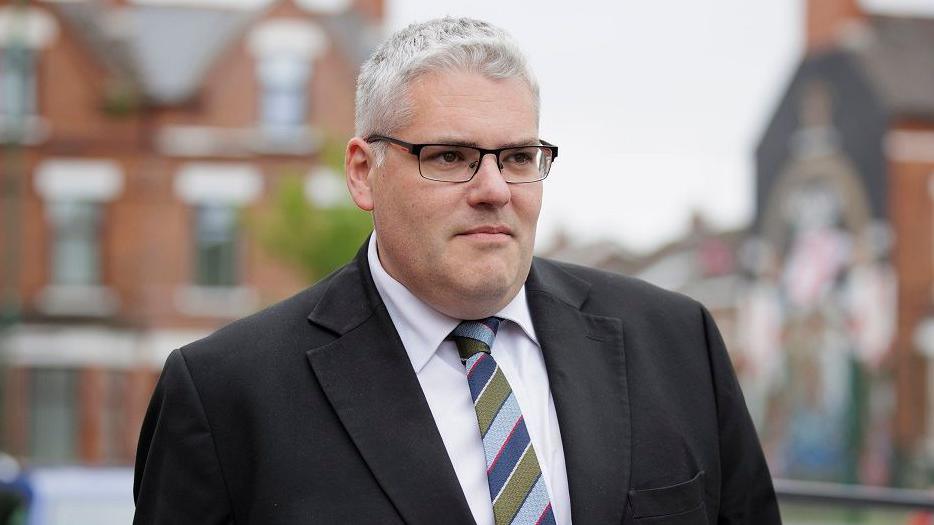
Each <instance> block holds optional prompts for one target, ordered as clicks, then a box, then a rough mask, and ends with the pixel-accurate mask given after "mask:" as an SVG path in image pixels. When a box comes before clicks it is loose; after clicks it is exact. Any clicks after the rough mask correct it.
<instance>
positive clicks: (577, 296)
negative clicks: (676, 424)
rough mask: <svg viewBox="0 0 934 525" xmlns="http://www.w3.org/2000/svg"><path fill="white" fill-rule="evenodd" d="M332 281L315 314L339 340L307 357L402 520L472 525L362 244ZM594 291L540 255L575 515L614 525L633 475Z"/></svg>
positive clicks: (536, 284)
mask: <svg viewBox="0 0 934 525" xmlns="http://www.w3.org/2000/svg"><path fill="white" fill-rule="evenodd" d="M326 286H327V288H326V290H325V291H324V292H323V297H322V298H321V300H320V301H318V303H317V306H316V307H315V308H314V310H313V311H312V312H311V313H310V314H309V316H308V319H309V320H310V321H311V322H312V323H315V324H317V325H319V326H321V327H323V328H326V329H328V330H330V331H332V332H334V333H335V334H337V336H338V338H337V339H336V340H334V341H333V342H331V343H329V344H326V345H324V346H320V347H317V348H313V349H310V350H309V351H308V352H307V355H308V360H309V362H310V364H311V366H312V368H313V370H314V373H315V375H316V377H317V378H318V381H319V383H320V384H321V387H322V389H323V390H324V392H325V394H326V395H327V397H328V399H329V401H330V402H331V405H332V406H333V407H334V409H335V411H336V412H337V414H338V416H339V418H340V420H341V422H342V423H343V425H344V427H345V428H346V430H347V432H348V433H349V434H350V436H351V439H352V440H353V441H354V443H355V445H356V446H357V448H358V449H359V450H360V453H361V455H362V456H363V458H364V460H365V461H366V462H367V465H368V466H369V467H370V469H371V471H372V472H373V474H374V476H375V477H376V479H377V480H378V482H379V483H380V484H381V486H382V487H383V489H384V490H385V492H386V494H387V495H388V496H389V498H390V499H391V500H392V501H393V504H394V505H395V506H396V509H397V510H398V511H399V514H400V515H401V516H402V518H403V520H404V521H406V522H411V523H418V522H429V523H430V522H439V523H440V522H445V523H471V522H472V521H473V520H472V516H471V514H470V510H469V507H468V506H467V502H466V499H465V498H464V495H463V492H462V490H461V488H460V484H459V483H458V481H457V477H456V475H455V473H454V469H453V467H452V465H451V462H450V459H449V458H448V456H447V451H446V450H445V448H444V444H443V442H442V440H441V435H440V433H439V432H438V429H437V427H436V426H435V423H434V420H433V418H432V416H431V412H430V410H429V408H428V403H427V401H426V400H425V396H424V394H423V393H422V390H421V387H420V385H419V383H418V380H417V377H416V375H415V371H414V370H413V368H412V365H411V362H410V361H409V359H408V356H407V354H406V352H405V348H404V347H403V345H402V341H401V340H400V338H399V335H398V333H397V332H396V329H395V327H394V325H393V323H392V320H391V319H390V316H389V313H388V311H387V310H386V306H385V305H384V304H383V302H382V299H381V298H380V296H379V293H378V292H377V290H376V287H375V285H374V282H373V278H372V275H371V274H370V269H369V265H368V263H367V257H366V244H364V246H363V247H362V248H361V249H360V251H359V252H358V253H357V256H356V257H355V259H354V261H353V262H352V263H351V264H348V265H347V266H345V267H344V268H343V269H341V270H339V271H338V272H337V273H335V274H334V275H332V276H331V277H330V278H329V280H328V282H327V284H326ZM590 287H591V286H590V284H589V283H587V282H586V281H584V280H582V279H580V278H578V277H575V276H574V275H571V274H570V273H569V272H568V271H566V270H565V269H563V268H562V267H560V266H558V265H557V264H555V263H553V262H550V261H547V260H543V259H538V258H535V259H533V262H532V268H531V271H530V273H529V277H528V279H527V281H526V295H527V299H528V304H529V311H530V313H531V315H532V321H533V325H534V328H535V332H536V335H537V336H538V340H539V342H540V344H541V347H542V352H543V355H544V358H545V365H546V368H547V373H548V378H549V383H550V387H551V391H552V395H553V396H554V400H555V409H556V412H557V415H558V421H559V425H560V427H561V435H562V442H563V443H564V449H565V450H564V453H565V463H566V467H567V475H568V486H569V490H570V496H571V515H572V519H573V521H575V522H578V523H618V522H620V521H621V520H622V518H623V507H624V504H625V501H626V497H627V494H628V488H629V471H630V457H629V453H630V426H629V424H630V423H629V397H628V389H627V383H626V360H625V352H624V351H623V333H622V322H621V320H620V319H618V318H615V317H606V316H600V315H594V314H590V313H586V311H585V307H586V302H587V299H588V297H589V295H590Z"/></svg>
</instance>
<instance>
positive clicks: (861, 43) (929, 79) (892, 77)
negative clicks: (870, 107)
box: [843, 15, 934, 118]
mask: <svg viewBox="0 0 934 525" xmlns="http://www.w3.org/2000/svg"><path fill="white" fill-rule="evenodd" d="M843 51H844V52H845V53H847V54H850V55H851V56H853V57H854V58H855V59H856V63H857V64H858V65H859V66H860V68H861V69H862V70H863V72H864V73H865V75H866V78H867V80H868V81H869V83H870V84H871V85H872V87H873V88H874V91H875V92H876V94H877V95H878V96H879V97H880V98H881V102H882V104H883V106H884V107H885V108H886V110H888V111H889V112H890V114H892V115H894V116H901V117H905V116H907V117H922V118H934V18H918V17H895V16H879V15H875V16H871V17H869V21H868V25H867V27H866V28H865V30H864V31H863V32H862V33H861V34H860V35H859V36H858V37H856V38H851V39H849V41H848V42H846V43H845V44H844V46H843Z"/></svg>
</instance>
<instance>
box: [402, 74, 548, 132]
mask: <svg viewBox="0 0 934 525" xmlns="http://www.w3.org/2000/svg"><path fill="white" fill-rule="evenodd" d="M408 102H409V106H410V109H411V114H410V119H409V125H408V126H405V127H404V128H402V130H400V134H402V133H405V134H406V135H405V136H406V137H407V138H408V139H409V140H411V141H430V140H435V139H437V137H439V136H444V137H446V138H454V139H462V140H465V141H468V140H469V141H472V142H481V143H486V145H487V146H489V147H493V146H496V145H499V144H503V143H514V142H515V141H516V140H522V139H534V138H536V136H537V134H538V114H537V112H536V108H535V98H534V95H533V93H532V90H531V89H530V88H529V86H528V84H527V83H526V82H525V81H524V80H523V79H522V78H518V77H513V78H506V79H492V78H489V77H486V76H484V75H481V74H479V73H471V72H461V71H445V72H432V73H428V74H425V75H422V76H420V77H418V78H416V79H415V80H414V81H413V82H412V84H411V85H410V88H409V90H408Z"/></svg>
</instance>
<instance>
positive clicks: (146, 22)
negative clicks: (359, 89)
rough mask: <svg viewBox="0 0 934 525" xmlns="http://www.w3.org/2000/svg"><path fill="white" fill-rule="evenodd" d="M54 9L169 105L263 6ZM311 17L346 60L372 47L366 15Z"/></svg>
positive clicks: (124, 74)
mask: <svg viewBox="0 0 934 525" xmlns="http://www.w3.org/2000/svg"><path fill="white" fill-rule="evenodd" d="M54 8H55V9H56V10H57V11H58V12H59V13H61V15H62V18H63V19H64V20H65V22H66V23H68V24H69V25H71V26H73V27H74V28H75V29H76V31H75V33H76V34H77V35H79V36H80V37H82V39H83V40H84V43H85V44H86V45H87V46H88V48H89V49H90V50H91V52H92V54H93V55H94V56H95V57H96V58H97V59H98V60H100V62H101V63H102V64H103V65H104V66H105V67H107V68H108V69H109V70H110V71H111V72H112V73H114V74H115V75H118V76H119V77H121V78H124V79H129V80H132V81H133V82H134V83H135V85H136V86H137V87H138V88H139V89H140V91H141V92H142V93H143V95H144V96H145V98H146V99H147V100H148V101H149V102H150V103H154V104H166V105H170V104H178V103H182V102H185V101H187V100H188V99H190V98H191V97H193V96H194V95H196V94H197V91H198V89H199V88H200V87H201V85H202V81H203V79H204V77H205V75H206V74H207V72H208V71H209V70H210V68H211V66H212V65H213V64H214V63H215V62H216V61H217V60H218V59H219V57H220V55H221V54H222V53H223V52H224V51H225V50H226V49H228V48H229V46H230V44H231V43H232V42H234V41H235V40H236V39H238V38H242V37H243V35H244V33H245V31H246V30H247V29H248V26H250V24H251V23H252V22H253V21H255V20H256V19H258V18H259V16H260V15H262V13H263V11H264V10H265V7H260V8H257V9H250V10H244V9H231V8H212V7H194V6H185V5H126V6H118V7H111V6H106V5H102V4H101V3H99V2H86V1H78V2H68V3H60V4H55V5H54ZM316 21H318V22H321V24H322V26H323V28H324V30H325V31H326V32H327V33H328V34H329V36H330V37H331V40H332V41H334V42H335V43H336V44H337V45H338V47H339V48H341V49H342V50H343V51H344V52H345V55H346V56H347V57H348V58H349V59H350V60H355V61H357V62H358V63H359V62H362V61H363V60H364V59H365V58H366V57H367V56H368V55H369V53H370V52H371V50H372V43H373V38H367V36H368V35H373V33H374V31H373V29H372V28H370V27H369V23H368V22H367V21H366V20H365V19H364V18H363V17H360V16H359V15H357V14H355V13H352V12H346V13H343V14H339V15H334V16H327V17H322V18H320V19H317V20H316Z"/></svg>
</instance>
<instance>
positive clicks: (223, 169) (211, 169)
mask: <svg viewBox="0 0 934 525" xmlns="http://www.w3.org/2000/svg"><path fill="white" fill-rule="evenodd" d="M262 192H263V177H262V175H260V172H259V170H258V169H257V168H256V167H255V166H253V165H251V164H247V163H236V162H230V163H220V162H217V163H215V162H191V163H188V164H185V165H184V166H182V167H181V169H179V171H178V174H177V175H176V177H175V193H176V195H178V197H179V198H180V199H182V200H183V201H184V202H186V203H188V204H191V205H199V204H224V205H232V206H240V205H244V204H248V203H251V202H253V201H255V200H257V199H259V197H260V196H261V195H262Z"/></svg>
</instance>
